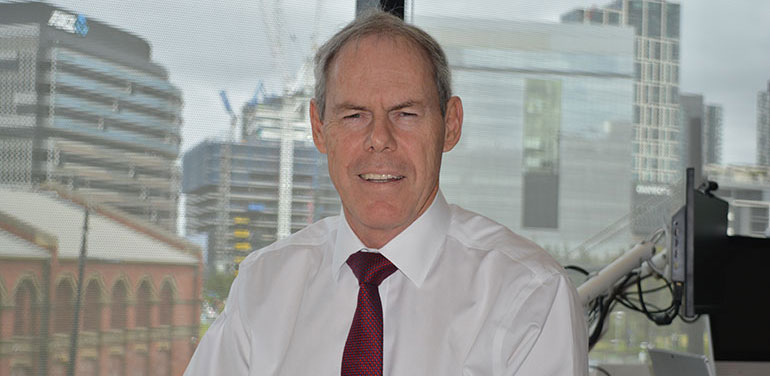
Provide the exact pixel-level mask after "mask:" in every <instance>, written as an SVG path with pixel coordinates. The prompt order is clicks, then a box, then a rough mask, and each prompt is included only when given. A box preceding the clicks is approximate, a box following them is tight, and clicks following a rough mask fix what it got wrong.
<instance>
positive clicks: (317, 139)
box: [310, 99, 326, 154]
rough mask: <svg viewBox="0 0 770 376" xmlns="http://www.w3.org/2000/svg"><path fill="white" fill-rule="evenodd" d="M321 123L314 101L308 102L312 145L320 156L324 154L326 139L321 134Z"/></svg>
mask: <svg viewBox="0 0 770 376" xmlns="http://www.w3.org/2000/svg"><path fill="white" fill-rule="evenodd" d="M323 125H324V124H323V121H322V120H321V114H320V112H319V111H318V106H317V105H316V102H315V99H311V100H310V128H311V129H312V131H313V143H315V147H316V149H318V151H319V152H321V154H326V139H325V138H324V134H323V129H321V128H323Z"/></svg>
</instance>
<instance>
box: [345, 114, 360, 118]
mask: <svg viewBox="0 0 770 376" xmlns="http://www.w3.org/2000/svg"><path fill="white" fill-rule="evenodd" d="M360 117H361V114H359V113H356V114H350V115H345V116H343V117H342V118H343V119H358V118H360Z"/></svg>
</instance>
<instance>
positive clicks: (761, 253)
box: [670, 169, 770, 362]
mask: <svg viewBox="0 0 770 376" xmlns="http://www.w3.org/2000/svg"><path fill="white" fill-rule="evenodd" d="M685 189H686V192H685V205H684V207H682V208H681V209H680V210H679V211H678V212H677V213H676V214H675V215H674V216H673V217H672V222H671V225H672V235H671V248H670V249H671V251H672V254H671V256H672V257H671V262H672V264H671V277H672V279H673V280H677V278H680V277H682V276H683V278H682V279H683V282H684V294H683V302H682V307H681V309H682V314H683V315H684V316H685V317H694V316H696V315H698V314H708V315H709V318H710V320H709V321H710V324H711V336H712V340H713V349H714V358H715V360H717V361H761V362H770V320H769V319H768V317H767V316H768V312H770V310H768V306H769V305H770V239H766V238H765V239H761V238H750V237H744V236H728V235H727V223H728V219H727V214H728V209H729V208H728V203H727V202H726V201H725V200H722V199H720V198H718V197H716V196H714V195H713V194H712V193H711V192H708V191H701V190H699V189H696V185H695V181H694V174H693V172H692V169H687V179H686V184H685ZM682 266H684V268H682Z"/></svg>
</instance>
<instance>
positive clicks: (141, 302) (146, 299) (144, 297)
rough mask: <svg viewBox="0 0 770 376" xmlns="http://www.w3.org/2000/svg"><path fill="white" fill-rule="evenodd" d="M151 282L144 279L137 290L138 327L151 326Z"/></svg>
mask: <svg viewBox="0 0 770 376" xmlns="http://www.w3.org/2000/svg"><path fill="white" fill-rule="evenodd" d="M150 297H151V290H150V283H149V282H148V281H144V282H142V283H141V284H140V285H139V289H137V290H136V327H138V328H140V327H141V328H149V327H150Z"/></svg>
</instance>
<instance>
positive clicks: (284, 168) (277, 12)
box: [259, 0, 294, 240]
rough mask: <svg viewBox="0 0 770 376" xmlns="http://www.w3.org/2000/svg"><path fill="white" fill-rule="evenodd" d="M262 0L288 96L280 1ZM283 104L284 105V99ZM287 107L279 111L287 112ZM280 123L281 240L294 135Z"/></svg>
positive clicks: (286, 230) (287, 215)
mask: <svg viewBox="0 0 770 376" xmlns="http://www.w3.org/2000/svg"><path fill="white" fill-rule="evenodd" d="M265 3H266V1H265V0H259V5H260V8H261V9H270V10H271V11H272V12H271V14H270V15H268V14H267V12H262V21H263V22H264V24H265V32H266V34H267V38H268V41H269V42H270V50H271V52H272V55H273V61H274V62H275V63H276V66H277V67H278V70H279V71H280V75H281V81H282V82H281V84H282V85H283V87H284V90H283V91H284V96H287V97H288V96H289V95H291V94H292V93H290V92H289V87H288V85H287V84H288V82H289V78H290V77H289V73H288V71H287V69H286V67H287V65H288V64H287V63H288V61H287V59H286V54H285V52H284V48H283V42H282V41H281V36H282V35H283V30H281V26H280V25H281V24H282V23H283V12H282V11H281V2H280V0H275V2H274V3H273V4H272V6H271V7H268V6H267V5H266V4H265ZM283 106H286V103H285V102H284V104H283ZM287 110H290V109H288V108H284V109H283V110H282V111H281V112H282V113H288V112H287ZM280 122H281V151H280V161H279V174H278V228H277V230H276V238H277V239H279V240H280V239H283V238H286V237H288V236H289V235H290V234H291V203H292V201H293V176H294V137H292V136H293V135H292V129H291V127H290V124H289V122H288V119H285V118H282V119H280Z"/></svg>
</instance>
